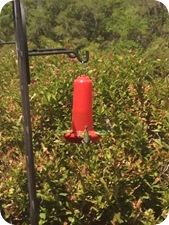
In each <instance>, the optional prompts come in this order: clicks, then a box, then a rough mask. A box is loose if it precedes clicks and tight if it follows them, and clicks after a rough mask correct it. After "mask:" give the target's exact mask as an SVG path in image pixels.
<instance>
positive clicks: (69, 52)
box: [28, 48, 89, 63]
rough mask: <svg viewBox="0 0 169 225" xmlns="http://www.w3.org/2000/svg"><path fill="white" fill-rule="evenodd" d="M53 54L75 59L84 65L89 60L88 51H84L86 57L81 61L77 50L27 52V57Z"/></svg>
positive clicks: (60, 49)
mask: <svg viewBox="0 0 169 225" xmlns="http://www.w3.org/2000/svg"><path fill="white" fill-rule="evenodd" d="M55 54H67V55H68V56H69V57H70V58H77V59H78V60H79V61H80V62H82V63H86V62H88V60H89V51H86V56H85V58H84V59H82V58H81V57H80V55H79V51H78V49H75V50H69V49H66V48H53V49H36V50H31V51H28V56H40V55H55Z"/></svg>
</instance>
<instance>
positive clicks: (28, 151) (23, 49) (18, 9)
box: [13, 0, 39, 225]
mask: <svg viewBox="0 0 169 225" xmlns="http://www.w3.org/2000/svg"><path fill="white" fill-rule="evenodd" d="M13 8H14V23H15V24H14V25H15V36H16V52H17V56H18V65H19V74H20V89H21V101H22V115H23V127H24V144H25V155H26V167H27V168H26V169H27V179H28V189H29V201H30V223H31V225H38V220H39V219H38V217H39V210H38V204H37V197H36V180H35V168H34V154H33V145H32V128H31V119H30V102H29V87H28V83H29V79H28V78H29V62H28V49H27V36H26V28H25V15H24V9H23V6H22V3H21V0H15V1H13Z"/></svg>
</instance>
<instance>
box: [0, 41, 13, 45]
mask: <svg viewBox="0 0 169 225" xmlns="http://www.w3.org/2000/svg"><path fill="white" fill-rule="evenodd" d="M14 44H15V42H14V41H7V42H4V41H3V42H0V45H14Z"/></svg>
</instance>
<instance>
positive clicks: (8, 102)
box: [0, 51, 169, 225]
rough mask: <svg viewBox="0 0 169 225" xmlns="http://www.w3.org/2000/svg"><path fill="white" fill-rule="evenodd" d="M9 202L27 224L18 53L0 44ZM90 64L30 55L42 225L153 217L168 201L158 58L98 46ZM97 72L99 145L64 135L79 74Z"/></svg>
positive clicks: (5, 204) (167, 131)
mask: <svg viewBox="0 0 169 225" xmlns="http://www.w3.org/2000/svg"><path fill="white" fill-rule="evenodd" d="M0 54H1V55H4V56H3V57H1V58H0V68H1V78H0V79H1V85H0V89H1V90H0V95H1V99H2V100H1V117H0V125H1V126H0V128H1V130H0V146H1V150H0V154H1V168H2V169H1V177H0V181H1V182H0V183H1V185H0V193H1V196H0V197H1V207H2V208H3V213H4V216H5V218H6V219H7V220H8V221H9V222H11V223H13V224H16V225H21V224H25V225H27V224H29V201H28V190H27V178H26V169H25V167H26V166H25V157H24V150H23V140H22V139H23V138H22V124H21V109H20V108H21V106H20V92H19V87H18V86H19V80H18V71H17V65H16V59H15V54H14V52H12V51H5V53H4V51H3V52H0ZM85 67H86V68H84V66H83V65H81V64H80V63H78V62H77V61H76V60H74V59H73V60H72V59H69V58H68V57H67V56H64V55H63V56H62V55H60V56H46V57H38V58H31V59H30V68H31V84H30V104H31V116H32V128H33V146H34V153H35V168H36V178H37V179H36V180H37V196H38V203H39V208H40V214H39V215H40V222H39V224H40V225H49V224H51V225H56V224H58V225H81V224H83V225H103V224H104V225H111V224H112V225H114V224H124V225H130V224H137V225H139V224H140V225H141V224H143V225H144V224H146V225H152V224H156V223H159V222H160V221H162V220H163V219H164V218H165V217H166V215H167V210H168V205H169V197H168V183H169V182H168V181H169V180H168V176H169V174H168V170H167V168H168V164H169V162H168V156H169V155H168V149H169V141H168V136H169V114H168V104H169V102H168V80H167V79H164V78H163V76H159V74H158V72H159V71H160V73H166V71H163V67H162V65H161V64H160V62H159V61H158V60H154V61H151V60H147V59H146V60H145V59H144V57H143V56H140V55H139V54H137V52H136V53H135V52H129V53H128V54H126V55H125V56H124V55H119V54H116V53H107V52H98V54H96V53H93V52H92V53H91V58H90V61H89V63H88V64H86V65H85ZM84 69H85V73H86V74H87V75H88V76H89V77H91V79H92V81H93V96H94V99H93V118H94V128H95V130H98V131H99V130H105V131H106V135H104V136H103V137H102V139H101V140H100V142H99V143H98V144H92V145H90V146H84V145H77V144H70V143H66V142H65V140H64V139H63V137H62V135H61V134H60V132H61V131H64V130H67V129H70V125H71V108H72V95H73V81H74V79H75V78H76V77H77V76H79V75H81V74H82V73H84Z"/></svg>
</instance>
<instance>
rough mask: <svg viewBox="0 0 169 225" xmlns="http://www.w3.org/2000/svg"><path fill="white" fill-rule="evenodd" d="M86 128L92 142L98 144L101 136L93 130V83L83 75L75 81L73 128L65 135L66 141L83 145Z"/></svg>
mask: <svg viewBox="0 0 169 225" xmlns="http://www.w3.org/2000/svg"><path fill="white" fill-rule="evenodd" d="M86 128H87V132H88V135H89V138H90V142H93V143H96V142H97V141H98V139H99V138H100V136H99V135H98V134H97V133H96V132H95V131H94V130H93V118H92V81H91V79H90V78H89V77H87V76H86V75H81V76H80V77H78V78H77V79H76V80H75V81H74V95H73V110H72V127H71V131H70V132H69V133H66V134H64V137H65V139H66V141H68V142H73V143H82V141H83V136H84V130H85V129H86Z"/></svg>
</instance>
